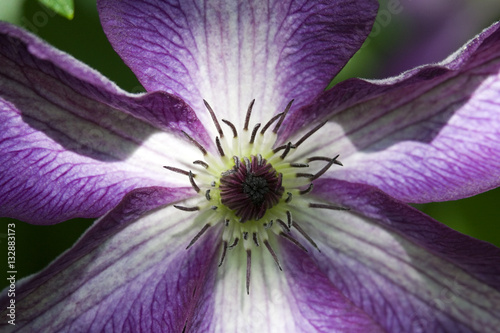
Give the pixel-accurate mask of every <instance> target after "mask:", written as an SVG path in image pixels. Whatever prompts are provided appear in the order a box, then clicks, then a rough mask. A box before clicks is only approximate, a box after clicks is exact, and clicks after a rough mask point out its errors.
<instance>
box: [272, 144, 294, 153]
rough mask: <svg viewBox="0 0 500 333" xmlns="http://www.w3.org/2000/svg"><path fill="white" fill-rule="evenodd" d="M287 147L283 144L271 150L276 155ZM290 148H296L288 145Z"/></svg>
mask: <svg viewBox="0 0 500 333" xmlns="http://www.w3.org/2000/svg"><path fill="white" fill-rule="evenodd" d="M287 147H288V143H287V144H285V145H281V146H278V147H276V148H274V149H273V153H275V154H276V153H277V152H279V151H280V150H283V149H286V148H287ZM290 148H296V147H295V145H293V144H292V145H290Z"/></svg>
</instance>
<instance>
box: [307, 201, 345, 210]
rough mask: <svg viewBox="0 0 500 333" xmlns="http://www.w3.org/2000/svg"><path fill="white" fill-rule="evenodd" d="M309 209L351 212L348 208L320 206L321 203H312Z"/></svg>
mask: <svg viewBox="0 0 500 333" xmlns="http://www.w3.org/2000/svg"><path fill="white" fill-rule="evenodd" d="M309 207H311V208H320V209H331V210H349V208H346V207H341V206H334V205H328V204H319V203H314V202H310V203H309Z"/></svg>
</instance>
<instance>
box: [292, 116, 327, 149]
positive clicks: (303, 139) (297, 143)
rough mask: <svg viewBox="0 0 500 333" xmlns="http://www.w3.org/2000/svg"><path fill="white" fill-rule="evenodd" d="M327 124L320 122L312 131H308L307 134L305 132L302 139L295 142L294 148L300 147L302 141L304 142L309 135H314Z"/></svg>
mask: <svg viewBox="0 0 500 333" xmlns="http://www.w3.org/2000/svg"><path fill="white" fill-rule="evenodd" d="M326 123H327V121H324V122H322V123H321V124H319V125H318V126H316V127H314V128H313V129H312V130H310V131H309V132H307V133H306V134H305V135H304V136H303V137H301V138H300V139H299V141H297V142H296V143H295V147H298V146H300V145H301V144H302V143H303V142H304V141H306V140H307V139H308V138H309V137H310V136H311V135H313V134H314V133H316V132H317V131H318V130H319V129H320V128H321V127H323V126H325V124H326Z"/></svg>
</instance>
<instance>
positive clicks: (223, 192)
mask: <svg viewBox="0 0 500 333" xmlns="http://www.w3.org/2000/svg"><path fill="white" fill-rule="evenodd" d="M235 160H237V161H238V162H237V164H235V165H234V167H233V168H232V169H230V170H228V171H226V172H224V173H223V174H222V176H221V178H220V185H219V190H220V198H221V203H222V204H223V205H225V206H226V207H227V208H229V209H230V210H232V211H234V214H235V215H236V216H237V217H238V218H239V222H242V223H243V222H247V221H249V220H260V219H261V218H262V217H264V215H265V213H266V211H267V210H268V209H270V208H272V207H273V206H275V205H276V204H278V203H279V201H280V199H281V197H282V196H283V192H284V190H285V189H284V187H283V185H282V179H283V175H282V174H278V173H277V172H276V170H275V169H274V168H273V166H272V165H271V164H270V163H267V161H266V160H265V159H263V158H262V156H261V155H257V156H251V159H250V160H249V159H248V158H244V159H243V161H244V163H240V160H239V159H238V158H235Z"/></svg>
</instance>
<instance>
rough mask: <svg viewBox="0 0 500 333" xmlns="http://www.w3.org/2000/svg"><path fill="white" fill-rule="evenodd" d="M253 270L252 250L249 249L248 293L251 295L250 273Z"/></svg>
mask: <svg viewBox="0 0 500 333" xmlns="http://www.w3.org/2000/svg"><path fill="white" fill-rule="evenodd" d="M251 271H252V251H250V249H248V250H247V295H250V273H251Z"/></svg>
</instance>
